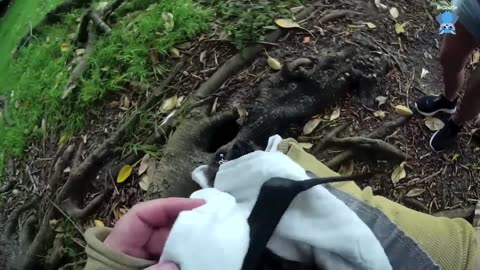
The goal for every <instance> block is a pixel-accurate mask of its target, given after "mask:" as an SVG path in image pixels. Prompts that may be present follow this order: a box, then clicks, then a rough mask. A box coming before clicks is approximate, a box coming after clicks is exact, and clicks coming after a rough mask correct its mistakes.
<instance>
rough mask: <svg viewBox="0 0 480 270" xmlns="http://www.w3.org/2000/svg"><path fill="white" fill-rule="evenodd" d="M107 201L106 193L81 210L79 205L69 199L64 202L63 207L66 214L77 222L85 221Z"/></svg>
mask: <svg viewBox="0 0 480 270" xmlns="http://www.w3.org/2000/svg"><path fill="white" fill-rule="evenodd" d="M104 200H105V193H100V194H99V195H97V196H96V197H95V198H94V199H93V200H92V201H91V202H90V203H88V204H87V205H86V206H85V207H84V208H83V209H80V208H79V207H78V206H77V204H75V203H74V202H73V201H72V200H70V199H68V200H65V201H64V204H63V206H62V208H63V209H65V212H66V213H67V214H68V215H69V216H70V217H71V218H72V219H73V220H76V221H84V220H85V219H87V218H88V217H89V216H91V215H92V214H93V213H95V211H96V210H97V209H98V207H100V206H101V205H102V203H103V202H104Z"/></svg>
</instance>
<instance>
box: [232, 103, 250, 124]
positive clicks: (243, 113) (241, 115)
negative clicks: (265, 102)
mask: <svg viewBox="0 0 480 270" xmlns="http://www.w3.org/2000/svg"><path fill="white" fill-rule="evenodd" d="M235 108H237V112H238V119H237V123H238V124H239V125H240V126H243V124H245V123H246V122H247V117H248V112H247V110H246V109H245V108H244V107H243V106H242V105H240V104H237V105H235Z"/></svg>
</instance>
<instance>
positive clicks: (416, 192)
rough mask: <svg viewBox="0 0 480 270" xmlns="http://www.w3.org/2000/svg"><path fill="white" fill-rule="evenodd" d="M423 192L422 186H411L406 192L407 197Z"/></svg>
mask: <svg viewBox="0 0 480 270" xmlns="http://www.w3.org/2000/svg"><path fill="white" fill-rule="evenodd" d="M424 192H425V189H424V188H412V189H411V190H410V191H409V192H408V193H407V197H417V196H420V195H422V194H423V193H424Z"/></svg>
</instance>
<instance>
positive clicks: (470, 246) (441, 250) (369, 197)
mask: <svg viewBox="0 0 480 270" xmlns="http://www.w3.org/2000/svg"><path fill="white" fill-rule="evenodd" d="M279 149H280V150H281V151H283V152H284V153H285V154H287V155H288V156H289V157H290V158H291V159H292V160H294V161H295V162H297V163H298V164H300V165H301V166H302V167H303V168H304V169H305V170H306V171H310V172H312V173H314V174H315V175H317V176H319V177H325V176H335V175H338V174H337V173H336V172H334V171H332V170H330V169H329V168H328V167H327V166H325V165H324V164H323V163H321V162H320V161H318V160H317V159H316V158H315V157H314V156H312V155H310V154H309V153H307V152H305V151H304V150H303V148H302V147H301V146H299V145H298V143H297V142H296V141H295V140H293V139H286V140H283V141H282V142H281V143H280V145H279ZM445 181H448V180H447V179H445ZM332 186H333V187H334V188H337V189H339V190H342V191H344V192H346V193H348V194H350V195H352V196H353V197H355V198H357V199H358V200H360V201H363V202H364V203H366V204H368V205H370V206H372V207H375V208H377V209H379V210H380V211H381V212H383V214H385V215H386V216H387V217H388V218H389V219H390V220H391V221H392V222H393V223H395V224H397V225H398V227H399V228H400V229H401V230H402V231H403V232H404V233H405V234H406V235H408V236H410V238H412V239H413V240H414V241H415V242H416V243H417V244H418V245H419V246H420V247H421V248H422V250H424V251H425V252H426V253H427V254H428V255H429V256H430V258H432V260H434V262H436V263H437V264H438V265H439V266H440V267H441V269H444V270H463V269H472V270H473V269H478V268H477V267H478V266H477V262H478V258H479V248H478V244H477V239H476V235H475V230H474V228H473V227H472V226H471V225H470V224H469V223H468V222H467V221H465V220H464V219H448V218H443V217H433V216H431V215H427V214H424V213H420V212H417V211H414V210H411V209H409V208H407V207H404V206H402V205H400V204H398V203H395V202H393V201H390V200H388V199H386V198H384V197H381V196H374V195H373V192H372V189H371V188H370V187H367V188H365V189H363V190H362V189H360V188H359V187H358V186H357V185H356V184H355V183H354V182H343V183H334V184H332Z"/></svg>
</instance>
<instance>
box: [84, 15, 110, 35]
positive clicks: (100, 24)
mask: <svg viewBox="0 0 480 270" xmlns="http://www.w3.org/2000/svg"><path fill="white" fill-rule="evenodd" d="M89 15H90V18H91V19H92V21H93V23H95V25H96V26H97V29H98V30H100V31H101V32H102V33H103V34H106V35H108V34H110V32H112V28H110V26H108V25H107V24H106V23H105V22H104V21H103V19H102V18H100V15H99V14H98V12H96V11H95V10H91V11H90V14H89Z"/></svg>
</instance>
